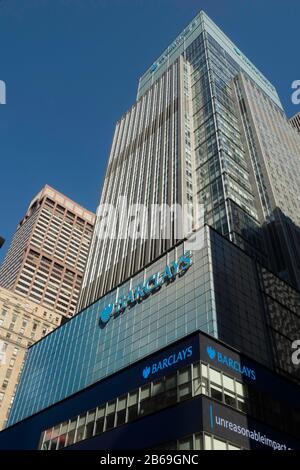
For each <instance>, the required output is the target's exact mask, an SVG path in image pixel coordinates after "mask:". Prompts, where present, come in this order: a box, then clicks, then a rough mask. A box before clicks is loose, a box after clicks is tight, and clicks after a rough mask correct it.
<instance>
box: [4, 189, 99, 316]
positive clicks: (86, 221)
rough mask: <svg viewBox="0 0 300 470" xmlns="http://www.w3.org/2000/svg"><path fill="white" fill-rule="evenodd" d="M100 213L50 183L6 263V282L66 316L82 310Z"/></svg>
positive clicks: (29, 213)
mask: <svg viewBox="0 0 300 470" xmlns="http://www.w3.org/2000/svg"><path fill="white" fill-rule="evenodd" d="M94 220H95V216H94V214H93V213H91V212H89V211H88V210H86V209H84V208H82V207H81V206H80V205H78V204H76V203H75V202H73V201H72V200H71V199H69V198H67V197H66V196H64V195H63V194H61V193H59V192H58V191H56V190H55V189H53V188H51V187H50V186H48V185H46V186H45V187H44V188H43V189H42V190H41V191H40V192H39V193H38V194H37V196H36V197H35V198H34V199H33V201H32V202H31V203H30V205H29V208H28V210H27V212H26V214H25V216H24V217H23V219H22V220H21V222H20V223H19V225H18V227H17V230H16V233H15V235H14V237H13V240H12V242H11V245H10V247H9V249H8V252H7V255H6V257H5V259H4V261H3V263H2V265H1V267H0V286H2V287H5V288H7V289H10V290H12V291H14V292H16V293H17V294H20V295H21V296H24V297H26V298H28V299H30V300H33V301H34V302H37V303H38V304H39V305H42V306H45V307H46V308H49V309H52V310H55V311H56V312H57V313H59V314H62V315H64V316H66V317H69V316H72V315H73V314H74V312H75V310H76V304H77V300H78V293H79V289H80V285H81V281H82V276H83V272H84V268H85V264H86V259H87V254H88V250H89V244H90V240H91V236H92V231H93V225H94Z"/></svg>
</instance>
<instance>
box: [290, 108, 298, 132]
mask: <svg viewBox="0 0 300 470" xmlns="http://www.w3.org/2000/svg"><path fill="white" fill-rule="evenodd" d="M290 123H291V124H292V126H293V127H294V128H295V129H297V131H298V132H300V112H299V113H297V114H295V116H293V117H291V118H290Z"/></svg>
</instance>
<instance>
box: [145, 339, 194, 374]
mask: <svg viewBox="0 0 300 470" xmlns="http://www.w3.org/2000/svg"><path fill="white" fill-rule="evenodd" d="M192 355H193V346H188V347H186V348H185V349H182V350H181V351H179V352H176V353H173V354H169V355H168V356H167V357H165V358H163V359H162V360H160V361H158V362H153V363H152V364H151V365H148V366H146V367H145V368H144V369H143V377H144V379H148V377H150V376H151V375H155V374H157V373H158V372H159V371H161V370H164V369H168V368H169V367H172V366H174V365H176V364H178V363H180V362H182V361H184V360H185V359H188V358H189V357H191V356H192Z"/></svg>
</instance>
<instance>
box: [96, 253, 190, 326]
mask: <svg viewBox="0 0 300 470" xmlns="http://www.w3.org/2000/svg"><path fill="white" fill-rule="evenodd" d="M191 265H192V253H191V251H187V252H185V253H184V254H183V255H182V256H181V257H180V258H179V259H178V260H177V261H173V262H172V263H171V264H170V265H167V266H166V267H165V269H164V271H162V272H156V273H155V274H153V275H152V276H150V277H149V278H148V279H147V280H146V281H145V282H144V283H143V284H139V285H138V286H136V287H135V288H133V289H130V290H129V292H128V293H127V294H126V295H122V296H121V297H119V298H118V299H117V300H116V302H114V303H111V304H108V305H107V306H106V307H105V308H104V309H103V310H102V311H101V313H100V326H102V327H103V326H105V325H106V323H107V322H108V321H109V320H110V319H111V318H116V317H118V316H119V315H120V314H122V313H124V311H125V310H126V309H127V308H132V307H133V306H134V305H136V304H137V303H141V302H142V301H143V300H145V299H146V298H147V297H149V295H151V294H154V293H155V292H157V291H159V289H160V288H161V287H162V285H163V284H166V285H168V284H169V283H170V282H173V281H174V280H175V279H176V277H177V276H179V277H181V276H183V275H184V274H185V273H186V271H187V270H188V269H189V267H190V266H191Z"/></svg>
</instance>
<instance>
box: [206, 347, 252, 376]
mask: <svg viewBox="0 0 300 470" xmlns="http://www.w3.org/2000/svg"><path fill="white" fill-rule="evenodd" d="M206 352H207V355H208V357H209V358H210V359H211V360H212V361H214V360H215V361H217V362H219V363H221V364H223V365H224V366H225V367H227V368H228V369H232V370H234V371H235V372H239V373H240V374H241V375H245V376H246V377H248V379H251V380H256V373H255V370H253V369H250V368H249V367H247V366H245V365H242V364H241V363H240V362H239V361H237V360H235V359H233V358H232V357H230V356H226V355H225V354H223V353H221V352H220V351H216V349H215V348H213V347H212V346H207V348H206Z"/></svg>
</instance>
